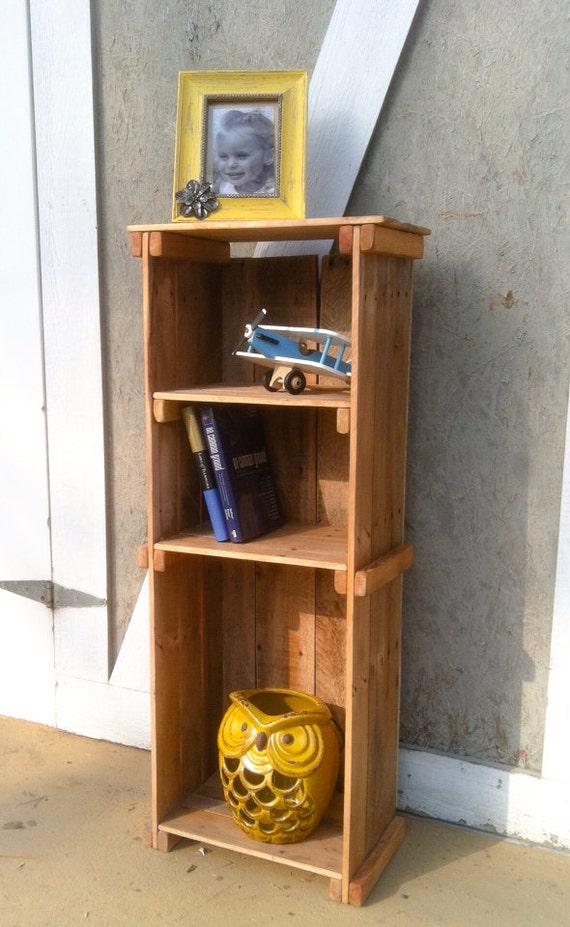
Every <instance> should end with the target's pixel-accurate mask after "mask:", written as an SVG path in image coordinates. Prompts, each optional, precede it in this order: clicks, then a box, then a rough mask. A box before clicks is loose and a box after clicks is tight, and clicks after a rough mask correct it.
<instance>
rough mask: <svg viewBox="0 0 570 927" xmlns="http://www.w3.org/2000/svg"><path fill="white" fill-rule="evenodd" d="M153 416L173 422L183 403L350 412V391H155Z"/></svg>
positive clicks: (214, 387)
mask: <svg viewBox="0 0 570 927" xmlns="http://www.w3.org/2000/svg"><path fill="white" fill-rule="evenodd" d="M153 399H154V417H155V419H156V421H157V422H170V421H174V420H175V419H177V418H179V417H180V415H181V409H180V406H181V405H182V404H184V403H189V402H194V403H201V402H213V403H225V404H239V405H243V404H247V405H258V406H290V407H299V408H303V406H305V407H306V408H312V409H314V408H318V409H325V408H326V409H350V388H346V389H339V388H338V387H329V386H312V387H311V386H307V388H306V389H305V390H304V392H303V393H300V394H299V395H298V396H292V395H291V393H288V392H287V391H286V390H280V391H279V392H276V393H270V392H269V391H268V390H266V389H265V387H264V386H253V385H251V384H250V385H247V386H233V385H230V384H225V383H215V384H211V385H209V386H200V387H196V388H191V389H176V390H156V391H155V392H154V393H153Z"/></svg>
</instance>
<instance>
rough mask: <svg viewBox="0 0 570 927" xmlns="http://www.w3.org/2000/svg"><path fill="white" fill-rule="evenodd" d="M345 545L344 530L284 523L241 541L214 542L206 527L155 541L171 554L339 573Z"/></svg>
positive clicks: (343, 564) (161, 548)
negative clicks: (261, 534) (203, 556)
mask: <svg viewBox="0 0 570 927" xmlns="http://www.w3.org/2000/svg"><path fill="white" fill-rule="evenodd" d="M346 547H347V542H346V530H345V529H342V528H336V527H333V526H330V525H327V526H326V527H322V526H317V527H315V526H311V525H297V524H287V525H284V526H283V527H282V528H278V529H277V530H276V531H272V532H271V533H270V534H266V535H264V536H263V537H260V538H256V539H255V540H253V541H247V542H245V543H243V544H233V543H232V542H231V541H216V539H215V538H214V536H213V534H212V532H211V529H210V527H209V526H208V527H204V528H203V529H200V528H197V529H196V530H195V532H192V533H190V532H188V533H185V534H182V535H179V536H176V537H173V538H168V539H167V540H162V541H158V542H156V543H155V545H154V549H155V550H163V551H171V552H173V553H180V554H203V555H205V556H208V557H224V558H235V559H238V560H257V561H260V562H264V563H284V564H289V565H292V566H304V567H316V568H320V569H325V570H335V571H340V572H342V571H345V570H346V562H347V553H346Z"/></svg>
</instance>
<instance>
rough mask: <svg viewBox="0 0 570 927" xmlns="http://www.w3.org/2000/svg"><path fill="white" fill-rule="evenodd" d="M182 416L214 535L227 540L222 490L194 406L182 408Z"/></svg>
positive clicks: (227, 533)
mask: <svg viewBox="0 0 570 927" xmlns="http://www.w3.org/2000/svg"><path fill="white" fill-rule="evenodd" d="M182 418H183V419H184V425H185V426H186V434H187V435H188V442H189V444H190V448H191V450H192V455H193V457H194V463H195V464H196V469H197V471H198V475H199V477H200V485H201V487H202V494H203V496H204V502H205V503H206V508H207V509H208V515H209V516H210V521H211V523H212V528H213V529H214V537H215V539H216V541H227V540H228V539H229V532H228V526H227V524H226V517H225V515H224V509H223V507H222V502H221V499H220V492H219V490H218V487H217V485H216V480H215V478H214V475H213V473H212V468H211V466H210V455H209V453H208V451H207V450H206V445H205V443H204V438H203V436H202V430H201V428H200V425H199V423H198V419H197V417H196V413H195V412H194V409H193V408H192V406H185V407H184V408H183V409H182Z"/></svg>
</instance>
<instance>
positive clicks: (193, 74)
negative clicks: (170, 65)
mask: <svg viewBox="0 0 570 927" xmlns="http://www.w3.org/2000/svg"><path fill="white" fill-rule="evenodd" d="M307 87H308V78H307V72H306V71H181V72H180V73H179V75H178V110H177V120H176V146H175V158H174V190H173V197H172V221H173V222H195V221H201V220H204V219H207V220H208V221H215V220H222V221H225V220H232V219H245V220H247V219H257V220H259V219H304V218H305V153H306V135H307ZM272 143H273V148H271V145H272ZM235 159H237V160H235ZM209 185H211V186H209ZM189 191H190V192H189ZM177 194H178V196H177ZM195 197H197V199H198V200H199V203H198V206H197V207H196V199H195Z"/></svg>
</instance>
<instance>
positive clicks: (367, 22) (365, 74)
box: [255, 0, 419, 257]
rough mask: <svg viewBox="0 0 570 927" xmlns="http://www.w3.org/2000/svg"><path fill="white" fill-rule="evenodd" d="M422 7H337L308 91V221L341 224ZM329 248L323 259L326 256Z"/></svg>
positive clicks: (287, 248)
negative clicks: (328, 218) (339, 218)
mask: <svg viewBox="0 0 570 927" xmlns="http://www.w3.org/2000/svg"><path fill="white" fill-rule="evenodd" d="M418 6H419V0H337V3H336V6H335V8H334V11H333V14H332V17H331V21H330V24H329V28H328V30H327V34H326V36H325V39H324V42H323V45H322V48H321V52H320V54H319V58H318V61H317V63H316V65H315V70H314V72H313V75H312V77H311V81H310V86H309V103H308V108H309V111H308V128H307V184H306V213H307V217H308V218H316V217H322V216H342V215H344V212H345V209H346V205H347V203H348V200H349V198H350V194H351V193H352V188H353V187H354V183H355V181H356V178H357V176H358V172H359V171H360V166H361V164H362V160H363V158H364V155H365V153H366V149H367V148H368V145H369V142H370V138H371V136H372V133H373V131H374V128H375V126H376V123H377V121H378V116H379V114H380V110H381V109H382V106H383V104H384V100H385V98H386V94H387V92H388V88H389V86H390V82H391V80H392V76H393V74H394V71H395V69H396V65H397V64H398V60H399V58H400V55H401V53H402V49H403V47H404V43H405V41H406V37H407V35H408V32H409V29H410V26H411V24H412V20H413V18H414V15H415V12H416V10H417V8H418ZM329 247H330V246H329V245H328V244H326V243H324V244H323V247H322V249H321V253H326V252H327V251H328V250H329ZM305 250H307V251H309V252H310V253H311V254H314V253H315V251H317V250H318V246H317V247H316V244H315V242H295V243H291V244H288V243H285V244H283V243H279V242H275V243H271V244H265V243H264V244H260V245H258V246H257V248H256V250H255V255H256V257H264V256H268V255H278V254H292V253H295V254H299V253H303V252H304V251H305Z"/></svg>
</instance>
